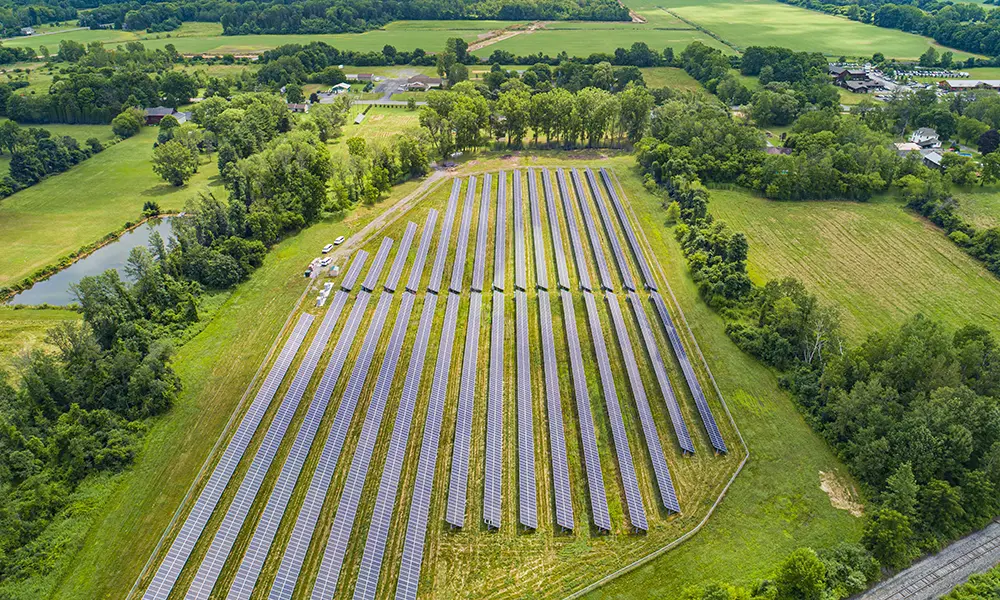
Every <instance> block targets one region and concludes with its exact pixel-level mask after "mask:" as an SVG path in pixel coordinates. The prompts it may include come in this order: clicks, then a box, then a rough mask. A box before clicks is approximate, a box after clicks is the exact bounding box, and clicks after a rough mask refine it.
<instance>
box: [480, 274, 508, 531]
mask: <svg viewBox="0 0 1000 600" xmlns="http://www.w3.org/2000/svg"><path fill="white" fill-rule="evenodd" d="M505 309H506V307H505V306H504V298H503V293H502V292H497V291H494V292H493V323H492V328H491V329H490V381H489V394H488V395H487V399H486V477H485V485H484V488H483V521H484V522H485V523H486V524H487V525H489V526H490V527H495V528H499V527H500V509H501V503H502V500H503V372H504V367H503V354H504V352H503V340H504V321H505V320H506V317H505Z"/></svg>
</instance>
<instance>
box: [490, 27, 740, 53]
mask: <svg viewBox="0 0 1000 600" xmlns="http://www.w3.org/2000/svg"><path fill="white" fill-rule="evenodd" d="M594 25H599V26H603V25H604V24H596V23H595V24H594ZM695 41H699V42H701V43H703V44H705V45H708V46H712V47H713V48H718V49H720V50H722V51H723V52H726V53H727V54H731V53H732V49H731V48H729V47H728V46H726V45H724V44H721V43H719V42H718V41H716V40H715V39H713V38H711V37H710V36H708V35H705V34H704V33H702V32H700V31H697V30H695V29H654V28H653V27H651V26H649V25H638V24H634V25H633V24H626V23H623V24H621V26H620V27H616V28H615V29H613V30H607V29H602V28H598V27H595V28H587V27H582V26H581V28H579V29H566V28H552V29H550V28H548V27H545V28H543V29H537V30H535V31H532V32H525V33H521V34H518V35H515V36H512V37H509V38H507V39H505V40H501V41H499V42H497V43H495V44H490V45H489V46H485V47H483V48H481V49H479V50H476V51H475V52H474V53H473V54H475V55H476V56H480V57H483V58H486V57H488V56H489V55H490V53H492V52H493V51H494V50H506V51H508V52H513V53H514V54H518V55H526V54H535V53H537V52H542V53H544V54H548V55H550V56H555V55H556V54H558V53H559V52H561V51H565V52H566V53H567V54H569V55H570V56H583V57H586V56H590V55H591V54H593V53H595V52H606V53H614V51H615V49H616V48H620V47H626V48H627V47H629V46H631V45H632V44H633V43H635V42H645V43H646V44H648V45H649V47H650V48H656V49H657V50H662V49H663V48H667V47H672V48H673V49H674V51H675V52H681V51H682V50H684V48H686V47H687V46H688V44H690V43H691V42H695Z"/></svg>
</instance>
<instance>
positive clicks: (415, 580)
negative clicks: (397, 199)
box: [396, 294, 461, 600]
mask: <svg viewBox="0 0 1000 600" xmlns="http://www.w3.org/2000/svg"><path fill="white" fill-rule="evenodd" d="M460 299H461V296H459V295H458V294H449V295H448V306H447V308H445V313H444V327H443V328H442V329H441V341H440V344H439V346H438V357H437V364H436V365H435V366H434V381H433V383H432V384H431V395H430V402H429V403H428V406H427V418H426V420H425V422H424V439H423V442H422V443H421V445H420V458H419V459H418V460H417V478H416V481H415V483H414V485H413V498H412V500H411V502H410V516H409V520H408V521H407V524H406V540H405V541H404V542H403V556H402V560H401V564H400V567H399V577H398V583H397V584H396V598H398V599H400V600H413V599H414V598H416V597H417V587H418V586H419V584H420V568H421V566H422V565H423V560H424V542H425V540H426V537H427V517H428V514H429V512H430V509H431V490H432V489H433V488H434V471H435V469H436V468H437V455H438V444H439V443H440V441H441V419H442V417H443V416H444V402H445V396H446V394H447V391H448V381H449V379H450V378H451V353H452V347H453V345H454V343H453V342H454V339H455V327H456V326H457V324H458V323H457V321H458V304H459V300H460Z"/></svg>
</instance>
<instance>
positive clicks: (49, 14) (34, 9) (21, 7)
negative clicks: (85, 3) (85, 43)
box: [0, 1, 77, 37]
mask: <svg viewBox="0 0 1000 600" xmlns="http://www.w3.org/2000/svg"><path fill="white" fill-rule="evenodd" d="M76 16H77V13H76V7H73V6H67V5H66V3H65V2H52V3H44V4H25V3H20V2H12V1H8V2H4V3H3V5H2V6H0V33H2V34H3V37H14V36H19V35H24V34H22V33H21V28H22V27H34V26H37V25H42V24H44V23H54V22H57V21H68V20H70V19H75V18H76Z"/></svg>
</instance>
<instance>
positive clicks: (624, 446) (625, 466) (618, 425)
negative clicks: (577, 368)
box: [583, 293, 649, 531]
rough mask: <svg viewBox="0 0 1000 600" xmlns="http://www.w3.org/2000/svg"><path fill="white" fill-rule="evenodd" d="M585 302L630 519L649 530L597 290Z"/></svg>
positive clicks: (634, 523)
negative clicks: (599, 310)
mask: <svg viewBox="0 0 1000 600" xmlns="http://www.w3.org/2000/svg"><path fill="white" fill-rule="evenodd" d="M583 302H584V305H585V306H586V307H587V319H588V320H589V321H590V339H591V341H593V343H594V352H595V354H597V370H598V372H599V373H600V375H601V387H602V388H603V389H604V404H605V406H607V408H608V420H610V421H611V437H612V439H613V440H614V443H615V454H617V455H618V472H619V473H620V474H621V478H622V485H623V486H624V488H625V503H626V504H627V505H628V513H629V519H630V520H631V522H632V526H633V527H635V528H637V529H642V530H643V531H647V530H648V529H649V525H648V524H647V523H646V508H645V507H644V506H643V505H642V495H641V494H640V493H639V481H638V479H637V477H636V474H635V463H633V462H632V449H631V448H630V447H629V443H628V436H627V435H626V434H625V423H624V421H623V420H622V409H621V405H620V404H619V403H618V392H617V390H615V380H614V376H613V375H612V373H611V362H610V360H609V359H608V348H607V344H606V343H605V341H604V330H603V329H602V328H601V319H600V316H599V314H598V312H597V302H596V301H595V300H594V296H593V294H588V293H584V294H583Z"/></svg>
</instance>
